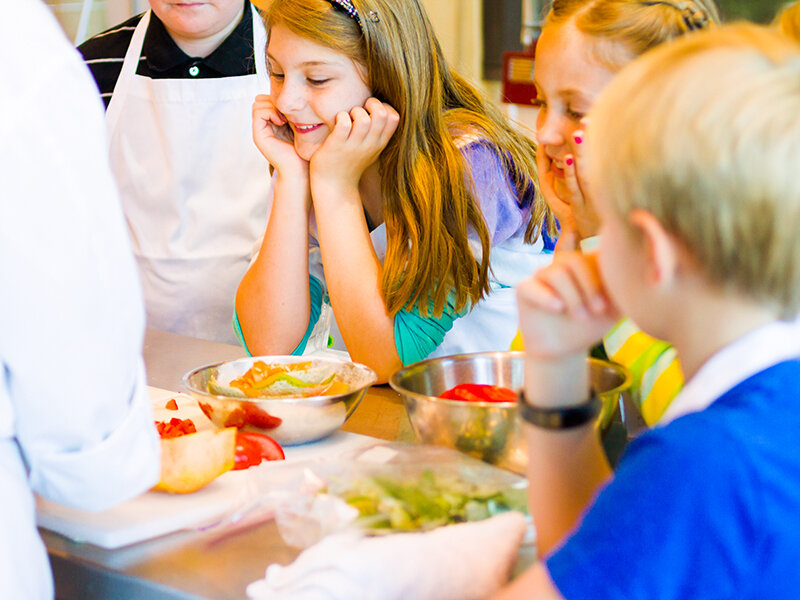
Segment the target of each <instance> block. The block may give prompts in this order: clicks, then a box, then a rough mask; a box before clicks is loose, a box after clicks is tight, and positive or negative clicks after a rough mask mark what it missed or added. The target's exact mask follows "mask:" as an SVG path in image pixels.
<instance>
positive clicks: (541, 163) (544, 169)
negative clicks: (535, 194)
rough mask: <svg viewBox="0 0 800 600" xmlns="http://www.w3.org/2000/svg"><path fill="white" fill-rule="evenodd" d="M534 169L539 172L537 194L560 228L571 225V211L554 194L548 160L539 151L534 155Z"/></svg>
mask: <svg viewBox="0 0 800 600" xmlns="http://www.w3.org/2000/svg"><path fill="white" fill-rule="evenodd" d="M536 167H537V169H538V172H539V193H540V194H541V195H542V197H543V198H544V201H545V202H546V203H547V206H549V207H550V210H551V211H553V214H554V215H555V217H556V219H558V222H559V223H560V224H561V225H562V227H563V226H564V225H565V224H567V225H569V224H571V223H572V222H573V218H572V209H571V208H570V206H569V204H568V203H566V202H564V201H563V200H562V199H561V198H559V197H558V194H556V191H555V188H554V187H553V174H552V173H551V172H550V159H549V158H547V157H546V156H545V155H544V152H542V151H541V150H539V151H538V152H537V153H536Z"/></svg>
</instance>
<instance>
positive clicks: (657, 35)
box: [545, 0, 719, 71]
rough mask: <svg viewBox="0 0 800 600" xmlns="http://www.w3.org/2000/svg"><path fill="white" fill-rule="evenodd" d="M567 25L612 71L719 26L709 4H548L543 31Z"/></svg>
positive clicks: (710, 0)
mask: <svg viewBox="0 0 800 600" xmlns="http://www.w3.org/2000/svg"><path fill="white" fill-rule="evenodd" d="M569 20H572V22H573V23H574V24H575V27H576V28H577V29H578V31H580V32H581V33H583V34H585V35H588V36H591V37H592V38H594V39H595V40H596V41H597V42H598V43H596V44H594V45H593V47H592V50H593V55H594V56H593V58H594V59H595V60H597V62H598V63H599V64H601V65H603V66H604V67H606V68H608V69H610V70H611V71H618V70H619V69H621V68H622V67H624V66H625V65H626V64H627V63H628V62H630V61H631V60H632V59H634V58H636V57H637V56H640V55H641V54H644V53H645V52H646V51H647V50H650V49H651V48H654V47H656V46H658V45H660V44H662V43H664V42H668V41H670V40H673V39H675V38H677V37H679V36H681V35H684V34H686V33H689V32H691V31H697V30H700V29H706V28H708V27H709V26H710V25H712V24H716V23H719V12H718V11H717V7H716V5H715V4H714V0H553V4H552V7H551V8H550V11H549V12H548V13H547V16H546V21H545V26H547V25H551V24H552V25H560V24H562V23H565V22H567V21H569Z"/></svg>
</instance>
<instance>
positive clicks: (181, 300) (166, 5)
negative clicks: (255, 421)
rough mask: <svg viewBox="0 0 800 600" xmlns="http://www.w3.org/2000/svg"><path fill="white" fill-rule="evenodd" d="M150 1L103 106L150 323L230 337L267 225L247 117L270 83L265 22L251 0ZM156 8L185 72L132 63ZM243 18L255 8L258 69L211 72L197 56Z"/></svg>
mask: <svg viewBox="0 0 800 600" xmlns="http://www.w3.org/2000/svg"><path fill="white" fill-rule="evenodd" d="M150 5H151V10H150V11H148V12H147V13H145V15H144V17H142V18H141V19H140V20H139V22H138V24H137V25H136V26H135V29H134V31H133V36H132V38H131V41H130V44H129V45H128V48H127V52H126V54H125V56H124V61H123V63H122V69H121V71H120V74H119V77H118V78H117V81H116V85H115V87H114V89H113V94H112V95H111V100H110V103H109V105H108V109H107V111H106V120H107V123H108V129H109V135H110V152H111V163H112V167H113V169H114V174H115V176H116V178H117V181H118V184H119V187H120V193H121V195H122V202H123V209H124V211H125V216H126V218H127V221H128V226H129V229H130V232H131V237H132V241H133V248H134V253H135V254H136V258H137V260H138V262H139V269H140V272H141V276H142V285H143V289H144V296H145V305H146V308H147V324H148V326H149V327H154V328H156V329H161V330H166V331H172V332H175V333H182V334H185V335H191V336H194V337H199V338H203V339H209V340H215V341H221V342H230V343H235V341H236V338H235V336H234V333H233V328H232V324H231V320H232V316H233V302H234V295H235V291H236V286H237V285H238V283H239V280H240V279H241V277H242V275H243V274H244V272H245V271H246V269H247V266H248V263H249V259H250V253H251V251H252V248H253V244H254V243H255V240H256V239H257V238H258V237H259V235H260V234H261V232H262V231H263V229H264V225H265V222H266V221H265V220H266V210H267V207H266V199H267V193H268V190H269V185H270V182H269V174H268V164H267V162H266V160H265V159H264V158H263V156H262V155H261V154H260V153H259V152H258V150H257V149H256V147H255V145H254V143H253V141H252V133H251V125H250V119H251V106H252V103H253V99H254V98H255V96H256V95H257V94H259V93H265V92H266V91H268V89H269V80H268V75H267V70H266V63H265V60H266V59H265V47H266V34H265V31H264V26H263V24H262V22H261V18H260V17H259V16H258V14H257V12H256V10H255V8H254V7H253V6H252V5H251V4H250V2H248V1H246V0H198V1H197V2H193V3H191V4H189V3H185V2H178V1H177V0H150ZM156 18H157V19H158V20H159V21H160V23H161V24H163V26H164V27H165V28H166V31H167V32H168V34H169V38H170V39H171V41H170V40H169V39H167V40H166V43H167V44H171V43H172V42H174V44H175V45H177V47H178V48H179V49H180V50H181V51H183V52H184V53H185V55H186V56H185V58H186V60H187V61H188V62H187V63H186V65H187V70H188V71H187V76H184V77H180V78H166V79H164V78H152V77H147V76H143V75H140V74H137V67H138V65H139V63H140V61H141V60H146V59H147V57H144V56H143V55H142V47H143V42H144V40H145V35H146V34H147V32H148V26H149V25H150V24H151V21H152V20H155V19H156ZM243 19H247V20H252V28H251V30H252V37H251V39H250V40H248V46H249V49H250V51H251V52H252V53H253V56H254V60H255V73H254V74H252V75H241V76H236V77H226V76H216V77H211V78H204V77H203V72H202V69H203V63H202V58H203V57H208V56H209V55H211V54H212V53H213V52H214V51H215V50H216V49H217V48H219V47H220V46H221V44H223V43H224V42H225V41H226V40H227V37H228V36H229V35H230V34H231V33H232V32H233V30H234V29H235V28H236V27H237V26H238V25H239V23H240V22H241V21H242V20H243ZM218 60H223V61H224V57H222V58H219V57H218ZM87 62H88V61H87ZM195 63H197V64H195ZM90 66H91V65H90Z"/></svg>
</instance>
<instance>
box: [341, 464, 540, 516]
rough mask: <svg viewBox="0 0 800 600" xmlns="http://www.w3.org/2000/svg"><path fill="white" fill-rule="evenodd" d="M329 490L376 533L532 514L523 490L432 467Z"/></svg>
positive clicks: (360, 479)
mask: <svg viewBox="0 0 800 600" xmlns="http://www.w3.org/2000/svg"><path fill="white" fill-rule="evenodd" d="M332 487H333V488H336V487H337V486H336V485H332ZM328 491H330V492H332V493H335V494H337V495H338V496H340V497H342V498H343V499H344V500H345V501H346V502H347V503H348V504H350V505H351V506H353V507H355V508H357V509H358V511H359V514H360V517H359V520H360V523H361V525H362V526H364V527H365V528H366V529H369V530H373V531H417V530H428V529H433V528H434V527H438V526H440V525H447V524H450V523H461V522H464V521H480V520H482V519H486V518H489V517H491V516H494V515H496V514H499V513H502V512H506V511H509V510H517V511H520V512H523V513H526V514H527V506H526V491H525V489H524V488H515V487H509V486H508V485H505V486H498V485H489V484H481V483H474V482H470V481H467V480H465V479H462V478H458V477H456V476H454V475H436V474H435V473H434V472H433V471H432V470H430V469H427V470H425V471H423V472H422V473H421V474H420V475H419V476H415V477H407V478H403V479H399V478H394V477H389V476H385V475H372V476H364V477H361V478H359V479H356V480H353V481H351V482H349V483H347V484H346V485H343V486H341V489H339V490H336V489H332V490H328Z"/></svg>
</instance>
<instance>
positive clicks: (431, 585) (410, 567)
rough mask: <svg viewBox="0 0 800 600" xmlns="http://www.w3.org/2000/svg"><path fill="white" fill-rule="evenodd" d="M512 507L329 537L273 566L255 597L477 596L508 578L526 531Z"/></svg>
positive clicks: (450, 599) (419, 599)
mask: <svg viewBox="0 0 800 600" xmlns="http://www.w3.org/2000/svg"><path fill="white" fill-rule="evenodd" d="M525 528H526V523H525V517H524V516H523V515H522V514H520V513H518V512H509V513H504V514H502V515H498V516H495V517H492V518H490V519H486V520H485V521H479V522H475V523H461V524H458V525H449V526H446V527H440V528H438V529H434V530H433V531H429V532H426V533H397V534H391V535H386V536H381V537H363V536H361V535H359V534H356V533H342V534H337V535H332V536H329V537H327V538H325V539H323V540H322V541H321V542H320V543H318V544H316V545H315V546H312V547H311V548H308V549H307V550H306V551H304V552H303V553H302V554H301V555H300V556H298V557H297V560H295V561H294V562H293V563H292V564H291V565H288V566H286V567H283V566H281V565H270V566H269V567H268V568H267V572H266V577H265V578H264V579H260V580H258V581H255V582H253V583H251V584H250V585H249V586H248V587H247V596H248V598H250V600H286V599H289V598H291V599H292V600H323V599H324V600H404V599H408V598H413V599H414V600H433V599H435V598H446V599H447V600H478V599H480V598H486V597H487V596H489V595H491V594H492V592H494V591H496V590H497V589H499V588H500V587H501V586H502V585H503V584H504V583H505V582H506V581H507V580H508V577H509V575H510V573H511V570H512V568H513V566H514V561H515V559H516V556H517V551H518V549H519V545H520V543H521V542H522V538H523V535H524V533H525Z"/></svg>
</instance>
